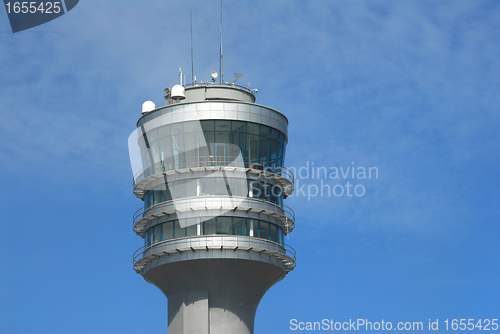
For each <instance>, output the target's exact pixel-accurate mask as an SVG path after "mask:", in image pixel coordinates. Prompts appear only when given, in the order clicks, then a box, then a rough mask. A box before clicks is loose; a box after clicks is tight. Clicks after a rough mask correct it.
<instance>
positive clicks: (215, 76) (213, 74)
mask: <svg viewBox="0 0 500 334" xmlns="http://www.w3.org/2000/svg"><path fill="white" fill-rule="evenodd" d="M217 76H218V74H217V72H216V71H212V78H213V79H215V78H217Z"/></svg>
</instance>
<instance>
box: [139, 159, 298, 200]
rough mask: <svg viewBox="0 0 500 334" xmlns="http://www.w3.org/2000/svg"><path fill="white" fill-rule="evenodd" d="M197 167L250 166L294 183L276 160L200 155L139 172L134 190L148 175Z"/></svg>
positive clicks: (155, 165) (163, 163)
mask: <svg viewBox="0 0 500 334" xmlns="http://www.w3.org/2000/svg"><path fill="white" fill-rule="evenodd" d="M197 167H240V168H250V169H252V170H255V171H258V172H262V174H263V175H264V176H265V177H266V176H267V177H269V178H274V179H276V176H278V178H279V177H281V178H284V179H285V180H287V181H288V182H290V183H291V184H292V185H293V184H294V175H293V173H292V172H291V171H290V170H289V169H288V168H286V167H281V166H277V165H276V163H275V162H274V161H268V160H258V159H250V158H242V157H241V156H237V157H235V156H216V155H211V156H198V157H188V158H175V159H174V158H169V159H166V160H163V161H160V162H157V163H156V164H153V165H152V166H149V167H147V168H144V169H142V170H140V171H139V172H137V173H136V174H135V175H134V177H133V186H134V191H136V190H140V189H138V188H139V187H138V184H139V183H140V182H142V181H144V180H145V179H147V178H148V177H151V176H153V175H156V174H160V173H164V172H167V171H173V170H178V169H187V168H197Z"/></svg>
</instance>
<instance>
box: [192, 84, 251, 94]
mask: <svg viewBox="0 0 500 334" xmlns="http://www.w3.org/2000/svg"><path fill="white" fill-rule="evenodd" d="M183 86H184V87H185V88H187V87H196V86H209V87H210V86H224V87H234V88H239V89H241V90H244V91H247V92H249V93H251V94H252V95H254V93H253V92H252V90H251V89H250V88H248V87H244V86H240V85H237V84H235V83H232V82H228V83H225V82H214V83H212V82H192V83H189V84H185V85H183Z"/></svg>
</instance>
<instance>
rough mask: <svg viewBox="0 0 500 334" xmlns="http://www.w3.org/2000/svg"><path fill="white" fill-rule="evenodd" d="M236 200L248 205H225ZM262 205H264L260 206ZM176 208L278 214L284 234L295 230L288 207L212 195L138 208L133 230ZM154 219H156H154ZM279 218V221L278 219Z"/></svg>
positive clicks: (242, 198) (235, 197)
mask: <svg viewBox="0 0 500 334" xmlns="http://www.w3.org/2000/svg"><path fill="white" fill-rule="evenodd" d="M234 200H236V201H237V202H238V203H241V204H242V203H244V202H246V203H248V204H247V206H240V205H237V206H232V205H231V206H227V203H228V201H229V203H231V202H233V201H234ZM249 201H251V202H256V203H257V205H255V206H252V205H251V204H252V203H251V202H250V203H249ZM259 204H260V205H259ZM262 204H264V205H262ZM176 206H177V207H180V206H184V207H188V208H190V209H195V208H196V207H201V208H204V209H206V208H208V209H215V208H216V209H227V210H235V209H237V208H241V210H245V211H249V210H248V209H250V210H256V211H259V212H262V213H267V214H273V213H274V214H278V219H279V220H281V221H282V222H283V225H284V227H285V229H286V234H288V233H289V232H290V231H291V230H293V229H294V228H295V212H294V211H293V210H292V209H291V208H290V207H288V206H286V205H284V204H282V205H281V206H279V205H276V204H274V203H272V202H268V201H266V200H262V199H259V198H253V197H244V196H222V195H214V196H194V197H184V198H180V199H175V200H170V201H165V202H161V203H158V204H155V205H153V206H150V207H149V208H147V209H146V210H144V207H142V208H140V209H139V210H137V211H136V212H135V213H134V218H133V228H134V230H140V229H139V228H138V226H137V225H138V222H140V221H141V220H142V219H143V218H146V217H148V216H150V215H153V214H158V213H162V214H163V213H164V214H166V213H167V212H169V211H172V213H173V211H176ZM154 218H156V217H154ZM280 218H281V219H280Z"/></svg>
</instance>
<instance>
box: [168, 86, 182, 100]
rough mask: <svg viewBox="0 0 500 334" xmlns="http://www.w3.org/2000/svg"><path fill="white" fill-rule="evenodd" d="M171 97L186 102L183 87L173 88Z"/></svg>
mask: <svg viewBox="0 0 500 334" xmlns="http://www.w3.org/2000/svg"><path fill="white" fill-rule="evenodd" d="M170 97H171V98H172V99H174V100H184V99H185V98H186V90H185V89H184V87H183V86H182V85H175V86H174V87H172V91H171V93H170Z"/></svg>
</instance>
